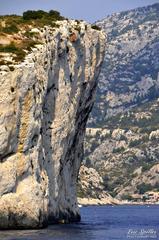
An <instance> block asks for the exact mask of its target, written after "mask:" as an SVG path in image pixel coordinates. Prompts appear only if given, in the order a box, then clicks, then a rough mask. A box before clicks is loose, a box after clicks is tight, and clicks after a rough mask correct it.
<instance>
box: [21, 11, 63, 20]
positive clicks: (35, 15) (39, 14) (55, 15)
mask: <svg viewBox="0 0 159 240" xmlns="http://www.w3.org/2000/svg"><path fill="white" fill-rule="evenodd" d="M23 19H24V20H36V19H48V20H49V19H51V20H53V21H56V20H63V19H64V17H62V16H61V15H60V13H59V12H58V11H54V10H50V12H45V11H43V10H38V11H32V10H28V11H26V12H24V13H23Z"/></svg>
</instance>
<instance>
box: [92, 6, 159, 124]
mask: <svg viewBox="0 0 159 240" xmlns="http://www.w3.org/2000/svg"><path fill="white" fill-rule="evenodd" d="M96 24H97V25H98V26H99V27H101V28H102V29H104V31H105V32H106V34H107V41H106V55H105V61H104V64H103V68H102V72H101V75H100V78H99V80H100V81H99V82H100V83H99V86H98V91H97V101H96V104H95V106H94V109H93V111H92V118H91V119H90V125H91V126H96V125H94V124H97V125H98V124H99V123H100V122H102V121H105V119H107V118H109V117H111V116H113V115H116V114H117V113H120V112H121V111H124V110H128V109H130V108H131V107H134V106H137V105H140V104H141V103H143V102H145V101H149V100H152V99H155V98H156V97H158V96H159V76H158V73H159V4H154V5H152V6H148V7H143V8H138V9H135V10H131V11H126V12H121V13H117V14H113V15H112V16H110V17H107V18H105V19H103V20H102V21H99V22H97V23H96Z"/></svg>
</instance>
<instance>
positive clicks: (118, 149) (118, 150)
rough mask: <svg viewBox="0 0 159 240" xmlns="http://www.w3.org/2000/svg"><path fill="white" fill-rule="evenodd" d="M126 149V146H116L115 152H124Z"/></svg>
mask: <svg viewBox="0 0 159 240" xmlns="http://www.w3.org/2000/svg"><path fill="white" fill-rule="evenodd" d="M124 150H125V148H124V147H120V148H114V149H113V153H121V152H123V151H124Z"/></svg>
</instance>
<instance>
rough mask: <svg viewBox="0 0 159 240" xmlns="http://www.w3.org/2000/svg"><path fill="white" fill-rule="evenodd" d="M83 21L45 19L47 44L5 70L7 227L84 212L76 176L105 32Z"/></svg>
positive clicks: (1, 211) (2, 127)
mask: <svg viewBox="0 0 159 240" xmlns="http://www.w3.org/2000/svg"><path fill="white" fill-rule="evenodd" d="M79 25H80V26H79V27H80V28H78V29H77V22H75V21H63V22H62V23H61V24H60V28H59V29H56V30H54V31H53V29H50V28H48V27H46V28H45V29H44V30H43V33H41V34H43V39H44V44H42V45H38V46H37V48H36V49H33V52H32V53H31V54H29V55H28V56H27V57H26V59H25V61H24V62H23V63H21V64H20V65H18V66H17V67H16V68H15V70H14V71H13V72H6V73H5V74H3V75H2V76H1V79H0V228H1V229H2V228H4V229H7V228H40V227H44V226H46V225H47V224H48V222H55V221H66V222H68V221H78V220H79V219H80V215H79V210H78V206H77V200H76V180H77V176H78V172H79V168H80V163H81V159H82V156H83V138H84V134H85V125H86V121H87V118H88V115H89V112H90V111H91V108H92V105H93V101H94V95H95V89H96V85H97V78H98V75H99V71H100V66H101V63H102V61H103V57H104V45H105V40H104V38H105V37H104V35H103V33H102V32H99V31H95V30H93V29H92V28H91V26H89V25H87V26H86V23H84V22H82V23H80V24H79ZM70 29H71V30H70ZM70 31H71V32H70Z"/></svg>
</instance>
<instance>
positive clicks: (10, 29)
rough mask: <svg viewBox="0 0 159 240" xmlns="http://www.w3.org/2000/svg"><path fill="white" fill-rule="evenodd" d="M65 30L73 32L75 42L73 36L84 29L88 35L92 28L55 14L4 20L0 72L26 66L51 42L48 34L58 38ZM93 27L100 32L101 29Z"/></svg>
mask: <svg viewBox="0 0 159 240" xmlns="http://www.w3.org/2000/svg"><path fill="white" fill-rule="evenodd" d="M69 25H70V26H69ZM64 26H65V27H66V28H68V31H69V32H70V40H71V41H72V42H73V41H74V39H73V38H74V37H73V33H76V34H77V33H78V34H80V33H82V31H83V28H84V30H85V31H86V30H87V28H88V24H87V23H86V22H84V21H79V20H68V19H66V18H64V17H62V16H61V15H60V13H59V12H57V11H54V10H51V11H49V12H44V11H42V10H38V11H30V10H29V11H26V12H24V13H23V16H17V15H6V16H0V70H1V71H4V70H8V69H9V70H10V71H13V70H14V68H15V65H16V64H19V63H21V62H23V61H24V59H25V57H26V55H27V54H28V53H30V52H31V51H32V50H33V49H34V48H36V47H38V46H39V45H41V44H43V43H45V42H46V41H47V39H46V30H48V29H49V31H52V33H53V32H55V34H56V32H58V31H59V30H58V29H59V28H63V27H64ZM90 27H92V28H93V29H95V30H100V28H99V27H97V26H90ZM61 31H62V29H61Z"/></svg>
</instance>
